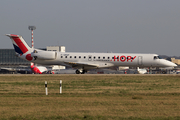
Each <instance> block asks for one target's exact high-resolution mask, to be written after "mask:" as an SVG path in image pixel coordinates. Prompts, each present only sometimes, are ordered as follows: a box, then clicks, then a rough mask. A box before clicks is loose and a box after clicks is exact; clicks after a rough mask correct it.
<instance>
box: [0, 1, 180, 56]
mask: <svg viewBox="0 0 180 120" xmlns="http://www.w3.org/2000/svg"><path fill="white" fill-rule="evenodd" d="M179 5H180V0H1V2H0V49H6V48H8V49H9V48H13V46H12V43H11V40H10V39H9V38H8V37H7V36H5V34H18V35H22V36H23V38H24V39H25V41H26V42H27V43H28V45H30V46H31V31H30V30H29V29H28V26H30V25H34V26H36V30H34V46H35V48H46V46H57V45H58V46H62V45H63V46H65V47H66V51H67V52H103V53H106V52H113V53H156V54H159V55H168V56H180V47H179V46H180V7H179Z"/></svg>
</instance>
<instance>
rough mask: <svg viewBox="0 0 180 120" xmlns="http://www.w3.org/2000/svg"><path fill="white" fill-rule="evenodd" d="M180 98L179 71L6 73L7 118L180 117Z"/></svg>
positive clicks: (1, 95) (0, 113)
mask: <svg viewBox="0 0 180 120" xmlns="http://www.w3.org/2000/svg"><path fill="white" fill-rule="evenodd" d="M59 80H62V81H63V83H62V84H63V85H62V86H63V94H59ZM45 81H47V82H48V92H49V95H48V96H46V95H45V87H44V86H45V85H44V83H45ZM179 98H180V76H179V75H25V76H23V75H8V76H5V75H1V76H0V119H3V120H6V119H7V120H19V119H25V120H31V119H34V120H36V119H37V120H39V119H52V120H53V119H54V120H56V119H61V120H71V119H74V120H76V119H77V120H92V119H93V120H111V119H117V120H119V119H122V120H134V119H135V120H142V119H143V120H144V119H146V120H152V119H158V120H164V119H165V120H171V119H172V120H179V119H180V100H179Z"/></svg>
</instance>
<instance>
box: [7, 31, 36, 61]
mask: <svg viewBox="0 0 180 120" xmlns="http://www.w3.org/2000/svg"><path fill="white" fill-rule="evenodd" d="M6 36H8V37H10V39H11V40H12V43H13V46H14V50H15V52H16V55H17V56H18V57H20V58H22V59H25V60H28V61H32V60H33V59H34V58H33V57H31V52H33V50H34V49H33V48H30V47H29V46H28V44H27V43H26V42H25V40H24V39H23V38H22V36H20V35H14V34H6Z"/></svg>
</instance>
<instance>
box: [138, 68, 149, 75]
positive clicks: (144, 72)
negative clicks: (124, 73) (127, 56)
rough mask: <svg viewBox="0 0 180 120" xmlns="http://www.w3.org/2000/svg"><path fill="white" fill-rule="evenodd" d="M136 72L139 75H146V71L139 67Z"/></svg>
mask: <svg viewBox="0 0 180 120" xmlns="http://www.w3.org/2000/svg"><path fill="white" fill-rule="evenodd" d="M137 71H138V73H139V74H146V73H147V70H146V69H140V68H139V67H137Z"/></svg>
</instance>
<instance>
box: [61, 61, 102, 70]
mask: <svg viewBox="0 0 180 120" xmlns="http://www.w3.org/2000/svg"><path fill="white" fill-rule="evenodd" d="M64 63H65V64H68V65H70V66H72V67H73V68H84V69H93V68H98V67H99V65H98V64H89V63H86V62H64Z"/></svg>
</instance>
